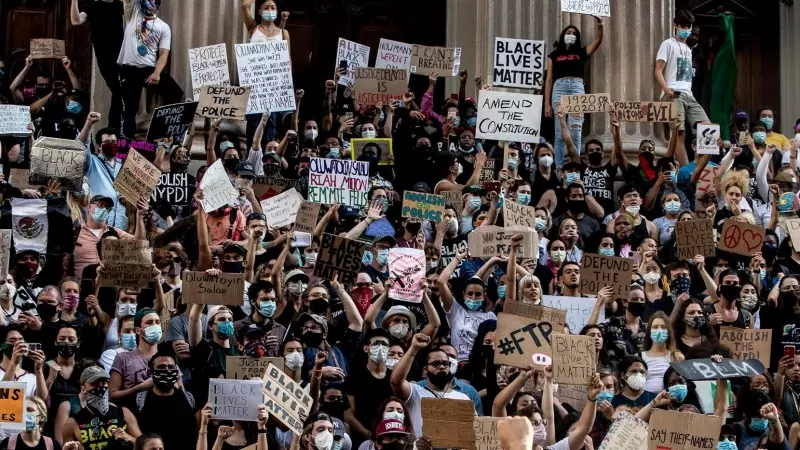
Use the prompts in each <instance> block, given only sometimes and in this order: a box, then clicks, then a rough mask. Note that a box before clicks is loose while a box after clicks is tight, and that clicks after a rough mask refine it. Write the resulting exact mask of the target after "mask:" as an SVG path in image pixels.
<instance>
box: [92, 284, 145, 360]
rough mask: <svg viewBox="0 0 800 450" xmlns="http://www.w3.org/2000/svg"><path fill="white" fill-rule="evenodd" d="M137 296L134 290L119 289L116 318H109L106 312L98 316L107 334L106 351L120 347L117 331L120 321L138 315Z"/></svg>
mask: <svg viewBox="0 0 800 450" xmlns="http://www.w3.org/2000/svg"><path fill="white" fill-rule="evenodd" d="M137 294H138V292H137V291H135V290H132V289H118V290H117V302H116V305H115V306H116V314H115V315H114V318H111V317H109V316H108V315H107V314H105V312H103V313H102V314H98V316H97V319H98V320H99V321H100V322H101V323H102V324H103V325H104V328H105V332H106V339H105V343H104V349H105V350H113V349H116V348H118V347H119V346H120V338H119V335H118V334H117V330H118V329H119V319H120V318H121V317H126V316H131V317H133V316H134V315H135V314H136V309H137V308H136V296H137ZM134 342H135V339H134ZM128 350H132V349H128Z"/></svg>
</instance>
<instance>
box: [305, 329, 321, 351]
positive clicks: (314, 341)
mask: <svg viewBox="0 0 800 450" xmlns="http://www.w3.org/2000/svg"><path fill="white" fill-rule="evenodd" d="M302 340H303V343H304V344H306V347H312V348H317V347H319V346H320V344H322V333H315V332H313V331H306V332H305V333H303V336H302Z"/></svg>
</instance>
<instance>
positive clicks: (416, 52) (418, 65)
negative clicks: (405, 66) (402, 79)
mask: <svg viewBox="0 0 800 450" xmlns="http://www.w3.org/2000/svg"><path fill="white" fill-rule="evenodd" d="M460 69H461V47H456V48H447V47H426V46H424V45H417V44H413V45H412V46H411V67H410V69H409V70H410V71H411V73H415V74H417V75H424V76H426V77H428V76H430V75H431V73H433V72H436V73H438V74H439V76H440V77H446V76H451V77H456V76H458V72H459V71H460Z"/></svg>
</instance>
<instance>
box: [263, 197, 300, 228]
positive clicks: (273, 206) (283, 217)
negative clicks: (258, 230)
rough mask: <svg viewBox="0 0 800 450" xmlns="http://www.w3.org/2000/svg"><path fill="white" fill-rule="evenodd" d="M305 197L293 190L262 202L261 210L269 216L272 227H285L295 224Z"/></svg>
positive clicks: (268, 223)
mask: <svg viewBox="0 0 800 450" xmlns="http://www.w3.org/2000/svg"><path fill="white" fill-rule="evenodd" d="M301 203H303V197H302V196H301V195H300V194H298V193H297V191H296V190H295V189H294V188H292V189H290V190H288V191H286V192H283V193H281V194H278V195H276V196H275V197H272V198H268V199H266V200H262V201H261V210H262V211H264V214H266V216H267V225H268V226H270V227H285V226H286V225H289V224H290V223H292V222H294V218H295V216H297V210H299V209H300V204H301Z"/></svg>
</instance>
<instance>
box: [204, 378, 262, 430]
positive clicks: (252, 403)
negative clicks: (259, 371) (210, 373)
mask: <svg viewBox="0 0 800 450" xmlns="http://www.w3.org/2000/svg"><path fill="white" fill-rule="evenodd" d="M263 397H264V395H263V394H262V392H261V380H224V379H220V378H211V379H210V380H208V403H209V404H211V418H212V419H218V420H241V421H244V422H255V421H256V420H258V407H259V406H261V403H262V399H263Z"/></svg>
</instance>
